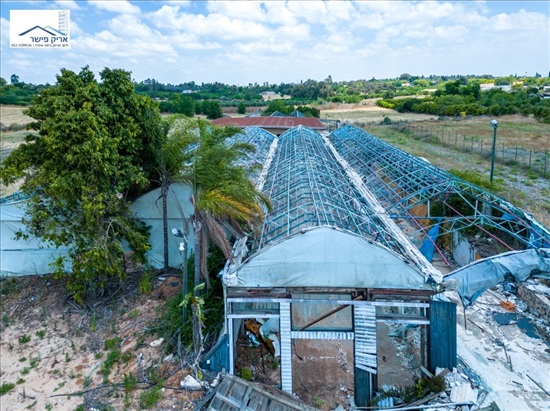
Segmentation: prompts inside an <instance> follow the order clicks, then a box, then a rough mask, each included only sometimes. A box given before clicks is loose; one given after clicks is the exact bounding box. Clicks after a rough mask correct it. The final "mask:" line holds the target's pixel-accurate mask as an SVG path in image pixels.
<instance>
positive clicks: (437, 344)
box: [429, 301, 457, 372]
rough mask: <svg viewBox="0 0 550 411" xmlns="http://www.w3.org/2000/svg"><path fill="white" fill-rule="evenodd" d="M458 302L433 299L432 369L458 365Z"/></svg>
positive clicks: (431, 326) (450, 368)
mask: <svg viewBox="0 0 550 411" xmlns="http://www.w3.org/2000/svg"><path fill="white" fill-rule="evenodd" d="M456 340H457V338H456V304H453V303H449V302H445V301H432V303H431V306H430V344H429V350H430V364H429V365H430V370H431V371H432V372H434V371H435V368H436V367H441V368H448V369H449V370H452V369H453V367H456V363H457V353H456Z"/></svg>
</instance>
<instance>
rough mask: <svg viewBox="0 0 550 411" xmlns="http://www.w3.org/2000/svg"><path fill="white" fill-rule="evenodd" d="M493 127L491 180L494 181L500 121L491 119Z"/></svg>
mask: <svg viewBox="0 0 550 411" xmlns="http://www.w3.org/2000/svg"><path fill="white" fill-rule="evenodd" d="M491 127H492V128H493V151H492V153H491V176H490V177H489V181H490V182H491V183H492V182H493V172H494V170H495V150H496V147H497V127H498V121H496V120H491Z"/></svg>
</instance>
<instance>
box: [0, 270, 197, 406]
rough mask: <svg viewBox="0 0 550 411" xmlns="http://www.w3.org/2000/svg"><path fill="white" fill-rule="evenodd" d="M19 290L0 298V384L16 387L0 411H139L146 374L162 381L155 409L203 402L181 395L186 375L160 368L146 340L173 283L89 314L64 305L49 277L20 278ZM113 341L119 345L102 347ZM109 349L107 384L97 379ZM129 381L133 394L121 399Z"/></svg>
mask: <svg viewBox="0 0 550 411" xmlns="http://www.w3.org/2000/svg"><path fill="white" fill-rule="evenodd" d="M19 280H21V279H19ZM21 284H22V286H23V288H22V289H17V287H16V288H15V289H13V290H11V293H10V295H8V296H2V297H3V301H2V333H1V338H0V361H1V363H0V370H1V374H0V375H1V382H2V384H15V387H14V388H13V389H11V390H10V391H9V392H8V393H7V394H5V395H2V396H1V397H0V410H2V411H4V410H6V411H7V410H10V411H19V410H21V411H22V410H26V409H30V410H44V409H46V410H75V409H76V408H77V407H78V406H79V405H84V406H85V408H83V409H86V410H90V409H92V408H96V409H114V410H122V409H128V410H134V409H139V408H140V407H139V397H140V395H142V393H144V392H146V391H147V390H148V389H150V386H151V382H150V379H146V378H144V376H147V375H149V374H148V372H149V371H150V370H152V369H155V370H156V372H157V373H158V374H159V376H160V377H162V379H163V380H164V381H165V382H164V387H165V388H163V389H162V390H161V399H160V400H159V402H158V403H157V404H156V405H155V407H154V408H153V409H173V407H175V408H176V409H178V410H191V409H193V406H194V405H193V401H195V400H197V399H198V398H200V397H202V395H203V392H202V391H201V392H197V393H189V392H186V391H185V390H183V389H181V388H180V381H181V379H182V378H183V377H184V376H185V375H187V374H189V373H190V371H189V370H188V369H187V368H185V367H184V368H183V369H180V367H179V363H176V362H174V361H173V360H172V361H164V359H165V356H166V354H165V353H164V346H165V344H164V343H163V342H161V341H160V340H159V339H158V337H157V336H155V335H154V334H147V333H145V332H144V329H145V327H146V326H147V325H150V321H151V320H152V319H154V318H155V317H156V315H158V314H157V308H158V307H159V306H160V305H161V304H162V303H163V302H164V301H165V300H166V299H167V298H169V297H170V296H172V295H173V294H174V293H175V292H178V290H179V288H178V287H177V286H176V287H174V286H173V284H179V283H178V280H177V279H175V280H174V278H167V279H166V280H164V281H162V282H159V284H158V286H157V288H156V289H155V291H154V292H153V293H152V294H150V295H137V294H135V293H133V292H132V293H130V294H127V295H126V296H125V297H121V298H119V299H117V300H116V301H115V302H112V303H111V304H101V305H96V306H95V307H92V308H91V310H90V309H88V310H83V309H81V308H80V307H77V306H76V305H73V304H71V303H70V302H68V301H67V300H66V293H65V291H64V288H63V287H62V285H60V284H58V283H57V282H55V281H53V280H51V279H50V278H49V277H26V278H25V279H23V281H22V283H21ZM93 313H96V314H93ZM114 338H118V339H119V340H117V342H116V344H113V346H112V347H107V345H106V344H107V343H108V341H113V339H114ZM118 341H120V342H118ZM115 349H120V352H121V359H120V360H119V361H117V362H115V364H114V366H113V367H112V370H111V372H110V373H109V375H108V378H107V379H105V378H104V376H103V375H102V374H101V371H102V368H103V366H104V364H105V363H106V362H107V360H108V358H109V355H110V353H112V352H113V351H114V350H115ZM140 355H141V358H142V359H141V360H139V356H140ZM144 373H145V374H144ZM130 374H131V375H133V376H135V378H136V387H135V388H133V389H131V390H128V391H126V390H125V389H124V386H123V381H124V378H125V376H128V375H130ZM108 405H110V406H111V407H113V408H105V407H107V406H108ZM102 407H103V408H102Z"/></svg>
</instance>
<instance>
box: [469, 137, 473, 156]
mask: <svg viewBox="0 0 550 411" xmlns="http://www.w3.org/2000/svg"><path fill="white" fill-rule="evenodd" d="M470 151H471V152H472V153H473V152H474V136H472V148H471V149H470Z"/></svg>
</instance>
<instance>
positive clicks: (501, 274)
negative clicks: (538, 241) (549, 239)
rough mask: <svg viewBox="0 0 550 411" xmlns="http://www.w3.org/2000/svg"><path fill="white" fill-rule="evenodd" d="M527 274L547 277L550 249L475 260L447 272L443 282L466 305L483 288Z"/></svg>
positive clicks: (527, 275) (512, 252)
mask: <svg viewBox="0 0 550 411" xmlns="http://www.w3.org/2000/svg"><path fill="white" fill-rule="evenodd" d="M530 276H536V277H540V278H547V279H550V249H549V248H540V249H538V250H537V249H529V250H523V251H511V252H509V253H504V254H500V255H498V256H496V257H490V258H485V259H483V260H479V261H476V262H475V263H472V264H469V265H467V266H465V267H462V268H460V269H458V270H455V271H453V272H452V273H451V274H449V275H447V276H446V277H445V279H444V281H443V285H444V286H446V287H449V288H453V289H456V291H457V292H458V294H459V295H460V297H462V300H463V301H464V303H465V304H466V305H469V304H471V303H472V302H473V301H474V300H475V299H476V298H477V297H479V296H480V295H481V294H482V293H483V292H484V291H485V290H487V289H489V288H491V287H493V286H495V285H497V284H499V283H502V282H504V281H506V280H514V281H525V280H527V278H529V277H530Z"/></svg>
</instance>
